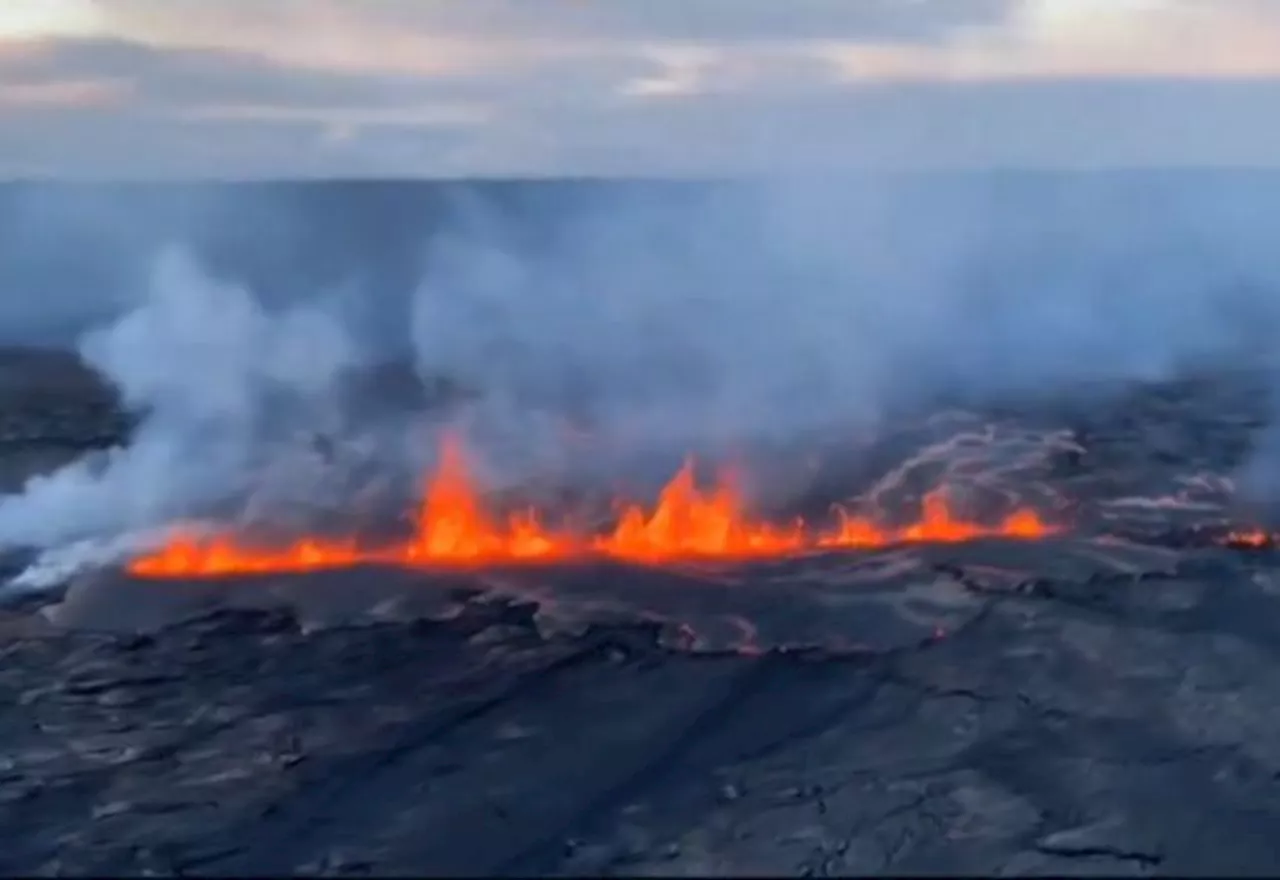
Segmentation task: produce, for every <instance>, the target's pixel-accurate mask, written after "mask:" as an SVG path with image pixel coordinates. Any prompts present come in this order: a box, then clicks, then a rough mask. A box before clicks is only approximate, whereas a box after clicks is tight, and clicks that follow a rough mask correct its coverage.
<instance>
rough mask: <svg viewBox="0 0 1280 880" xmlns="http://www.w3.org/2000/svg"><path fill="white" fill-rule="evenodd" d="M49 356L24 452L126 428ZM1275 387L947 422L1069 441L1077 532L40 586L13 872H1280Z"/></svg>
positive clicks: (22, 385)
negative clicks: (1265, 466) (1250, 545)
mask: <svg viewBox="0 0 1280 880" xmlns="http://www.w3.org/2000/svg"><path fill="white" fill-rule="evenodd" d="M15 357H16V356H15ZM24 357H32V358H47V357H51V356H48V355H24ZM14 363H17V361H15V362H14ZM23 363H26V362H23ZM33 363H34V361H33ZM40 363H41V364H42V365H41V366H40V368H39V370H38V371H36V372H35V373H32V372H31V371H30V370H29V369H27V368H24V367H21V366H17V367H15V366H12V364H11V365H10V366H9V368H8V373H7V374H6V375H7V377H8V378H7V380H6V381H7V383H8V384H6V385H5V389H4V393H5V395H6V397H5V400H4V406H3V421H4V426H5V428H4V430H5V432H6V433H5V435H4V441H5V447H4V453H3V454H4V461H5V464H6V469H7V471H8V474H7V477H8V478H9V479H10V480H11V481H13V480H16V479H17V478H18V476H19V475H20V472H26V471H30V470H32V469H34V468H46V467H49V466H51V465H52V464H53V463H55V462H57V461H58V460H60V459H61V460H65V459H66V458H67V457H69V456H71V455H74V454H76V452H77V451H78V450H82V449H87V448H91V447H95V446H99V445H103V444H106V443H109V442H111V440H112V438H113V437H118V436H119V435H120V433H121V432H122V431H123V430H124V426H125V422H124V421H122V420H121V418H120V417H119V416H117V415H115V414H114V412H113V410H112V409H111V407H110V406H109V405H106V404H104V403H103V402H102V400H103V398H102V397H101V393H100V392H95V391H92V390H91V389H92V387H93V386H92V383H91V382H90V381H89V380H90V378H91V377H89V376H88V375H87V374H84V373H80V372H77V371H76V370H75V369H74V368H73V367H72V366H70V365H69V364H67V363H63V362H62V361H60V360H58V359H57V358H54V359H53V360H52V361H48V362H46V361H40ZM50 364H61V366H60V367H59V368H58V369H57V370H54V369H53V368H52V367H51V366H50ZM24 373H29V374H30V375H31V376H32V377H34V376H35V375H36V373H38V374H39V375H40V376H42V377H44V378H43V379H41V380H40V383H42V384H40V385H39V386H37V384H34V383H36V379H35V378H31V380H30V382H27V381H22V376H23V375H24ZM50 377H61V379H60V380H59V381H53V380H52V379H51V378H50ZM1258 388H1259V379H1258V377H1257V376H1254V375H1248V374H1234V375H1229V376H1228V375H1224V376H1217V377H1211V378H1205V379H1200V380H1196V381H1187V382H1183V383H1178V384H1164V385H1158V386H1156V385H1152V386H1147V387H1134V388H1132V389H1128V390H1124V391H1122V392H1119V393H1112V394H1109V395H1106V397H1105V403H1103V402H1100V400H1102V398H1100V397H1098V396H1097V395H1084V396H1080V397H1077V398H1073V400H1072V401H1062V402H1059V403H1054V404H1045V403H1043V402H1041V403H1038V404H1036V405H1034V406H1032V405H1027V406H1023V407H1013V408H1008V407H1006V408H1005V411H1003V412H994V413H992V412H988V413H983V414H982V415H981V416H979V415H970V416H959V415H954V414H953V415H950V416H939V417H936V418H937V419H940V420H941V423H945V424H953V423H954V426H958V427H957V430H960V428H964V426H965V425H967V426H968V427H967V428H965V430H970V431H976V432H978V433H981V430H979V428H980V426H984V425H985V426H991V425H995V426H997V428H998V430H994V431H992V432H991V433H990V434H989V436H990V437H993V438H999V437H1008V436H1017V437H1021V438H1022V439H1023V440H1026V439H1027V438H1029V437H1038V438H1041V441H1043V442H1042V443H1041V447H1038V448H1041V449H1042V451H1043V452H1044V454H1043V455H1037V456H1031V457H1030V458H1028V457H1026V456H1023V457H1017V456H1006V457H1005V458H1003V459H1002V460H1003V461H1006V462H1010V461H1018V462H1021V465H1022V466H1025V467H1027V468H1030V469H1032V470H1033V471H1034V473H1031V471H1027V472H1021V471H1018V472H1014V473H1009V474H1006V475H1005V476H1006V477H1007V478H1008V482H1009V485H1010V486H1016V487H1017V489H1018V491H1019V492H1027V491H1031V489H1032V488H1033V487H1034V486H1038V487H1039V488H1040V489H1041V490H1042V491H1043V492H1045V493H1047V495H1046V497H1047V496H1052V497H1055V498H1058V499H1061V500H1062V501H1063V505H1062V506H1061V509H1060V510H1059V512H1060V513H1061V514H1062V515H1063V516H1064V517H1066V518H1067V520H1066V521H1068V522H1069V524H1070V526H1071V528H1070V530H1069V531H1068V533H1067V534H1064V535H1062V536H1060V537H1057V538H1054V539H1052V540H1046V541H1043V542H1037V543H1030V544H1027V543H1023V544H1017V543H1001V542H988V543H985V544H977V545H966V546H956V547H950V548H946V547H943V548H926V549H919V550H913V551H910V552H907V551H892V552H887V553H879V554H872V555H867V556H859V555H856V554H854V555H849V554H845V555H837V556H828V557H814V558H810V559H805V560H793V561H788V562H771V563H768V564H759V565H755V566H745V567H720V568H718V569H715V570H710V569H707V568H705V567H703V568H698V569H690V568H686V569H683V570H680V571H674V572H666V573H654V572H648V573H645V574H643V575H642V574H640V573H638V572H635V571H626V570H622V569H619V568H610V569H605V568H599V569H595V570H578V571H576V572H571V573H568V574H566V573H565V572H552V571H544V572H541V573H539V574H537V575H533V574H530V573H514V574H510V573H509V574H506V575H498V574H491V575H489V576H487V581H485V579H483V578H482V579H479V580H477V579H475V578H472V579H469V580H468V579H462V580H459V581H458V582H457V583H432V584H424V583H417V582H415V581H414V578H413V576H410V575H404V574H398V575H390V574H388V573H385V572H378V571H372V570H371V571H363V572H351V573H346V574H341V575H329V576H326V577H324V578H320V579H315V580H309V581H303V582H296V581H295V582H293V583H288V582H279V581H277V582H273V583H271V584H261V583H258V584H251V583H240V584H237V585H207V584H206V585H202V586H201V587H200V588H199V589H196V588H195V587H194V586H193V585H186V586H183V585H173V584H167V585H139V584H137V583H133V584H130V583H128V582H127V580H125V579H121V578H119V577H118V576H113V575H110V574H100V575H96V576H94V577H93V578H89V579H87V580H83V579H82V581H81V582H80V583H79V584H73V585H72V586H71V590H70V592H69V593H68V594H67V596H66V597H65V599H63V600H62V601H61V604H57V603H58V601H59V597H58V596H57V595H55V594H49V595H47V596H46V597H44V598H39V597H32V598H29V599H28V600H27V601H26V602H25V603H23V604H18V605H15V606H13V607H11V608H10V610H8V611H7V612H5V614H4V617H3V623H2V627H3V634H2V635H0V652H2V654H3V657H2V659H0V692H2V694H3V696H2V697H0V705H3V706H5V707H7V708H5V709H3V710H0V873H4V874H9V875H14V874H24V873H26V874H30V873H37V874H55V873H56V874H72V875H75V874H97V875H110V874H116V875H124V874H140V873H146V872H152V873H166V874H167V873H173V874H181V873H194V874H202V875H235V874H240V875H244V874H250V873H254V874H261V873H287V872H295V871H297V872H306V873H319V874H330V875H335V874H343V875H360V874H378V875H392V874H446V873H447V874H453V875H455V876H456V875H490V874H510V873H525V874H528V873H550V874H566V875H591V876H600V875H612V874H628V875H635V874H700V875H708V874H717V873H747V874H787V875H791V874H801V875H810V874H819V875H820V874H861V873H871V872H883V873H940V874H941V873H945V874H950V875H956V874H980V873H988V872H990V873H995V874H1050V875H1063V874H1086V873H1104V874H1111V875H1115V874H1182V875H1187V874H1213V875H1227V874H1229V875H1274V874H1275V873H1276V872H1277V871H1280V838H1277V837H1276V835H1275V833H1274V832H1275V828H1276V827H1277V823H1280V744H1278V743H1280V741H1278V740H1277V738H1276V736H1275V731H1276V730H1277V728H1278V727H1280V703H1278V702H1277V700H1276V695H1277V694H1278V693H1280V655H1278V654H1277V650H1276V646H1277V645H1280V554H1275V553H1272V552H1270V551H1268V550H1257V551H1248V550H1242V549H1232V548H1230V547H1227V546H1224V545H1223V543H1222V542H1221V540H1220V539H1221V538H1222V536H1223V535H1225V534H1226V532H1227V531H1228V530H1229V529H1230V527H1231V522H1232V520H1233V518H1234V517H1237V516H1239V515H1240V514H1239V513H1238V512H1235V510H1234V502H1233V499H1232V497H1231V492H1230V485H1229V483H1228V481H1227V478H1228V477H1229V475H1230V474H1232V473H1233V472H1235V470H1236V469H1237V468H1238V466H1239V465H1240V463H1241V461H1242V460H1243V459H1244V457H1245V456H1246V454H1247V452H1248V450H1249V449H1250V447H1251V445H1252V444H1253V443H1254V442H1255V439H1256V437H1255V435H1256V434H1257V432H1258V430H1259V429H1260V428H1261V427H1262V426H1263V416H1264V412H1265V406H1264V404H1265V399H1264V398H1263V397H1262V396H1261V395H1260V394H1259V390H1258ZM14 389H19V391H15V390H14ZM948 420H951V421H948ZM1017 426H1022V428H1021V429H1019V428H1018V427H1017ZM1019 430H1021V431H1022V433H1020V434H1019V433H1018V431H1019ZM987 473H990V471H987ZM1033 477H1034V480H1033V479H1032V478H1033ZM14 565H15V566H16V565H18V561H16V560H15V562H14ZM397 578H398V579H399V580H397ZM180 589H181V590H186V592H184V593H183V594H182V595H181V596H176V594H177V593H179V592H180ZM406 596H407V597H409V599H406V598H405V597H406ZM48 603H54V604H48ZM415 603H416V604H415ZM42 605H43V606H44V607H41V606H42ZM565 609H569V612H571V613H566V612H565Z"/></svg>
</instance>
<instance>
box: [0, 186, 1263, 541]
mask: <svg viewBox="0 0 1280 880" xmlns="http://www.w3.org/2000/svg"><path fill="white" fill-rule="evenodd" d="M935 185H936V186H937V187H938V190H937V191H935V190H934V189H933V187H935ZM948 185H950V186H954V184H945V182H937V183H936V184H935V183H931V182H929V181H918V182H915V183H910V184H908V183H904V182H901V181H896V182H890V181H886V182H881V183H877V184H869V183H867V182H861V183H857V184H854V185H822V186H815V185H808V184H801V183H795V182H788V183H785V184H778V185H770V186H759V187H742V188H728V189H713V190H711V191H708V192H703V193H701V194H699V195H697V196H696V197H693V196H690V197H681V198H674V197H671V196H670V195H669V194H667V195H663V196H655V195H647V194H646V191H645V190H644V189H643V188H640V189H638V190H635V191H632V192H629V193H627V194H616V193H615V194H613V195H608V194H606V195H604V196H601V197H600V198H599V199H597V200H595V202H594V203H588V204H587V205H586V206H585V207H584V206H583V205H581V204H579V205H572V206H563V207H556V206H552V207H549V208H547V209H546V210H545V211H544V212H543V213H542V214H541V215H535V216H534V217H532V218H530V217H528V216H520V215H519V214H518V212H516V213H509V212H507V210H506V209H501V208H493V209H486V208H484V207H483V206H482V207H481V208H480V209H477V210H472V211H468V212H464V214H463V215H462V216H459V217H452V216H451V217H449V218H447V219H448V220H449V222H448V223H447V224H445V225H446V232H445V233H444V234H437V235H434V236H427V235H426V234H425V233H424V234H423V238H424V249H425V253H426V259H425V260H424V263H423V266H424V269H423V272H422V274H421V277H420V278H419V280H418V283H417V284H416V285H409V287H412V288H413V289H412V290H400V291H393V292H391V293H388V292H387V291H385V290H380V291H374V290H365V291H363V293H364V294H365V296H366V298H367V299H368V300H369V302H370V303H373V305H371V306H367V310H372V311H375V312H377V313H378V315H379V318H380V320H379V321H378V322H377V325H378V326H379V327H382V328H384V330H385V328H388V327H390V328H400V329H403V330H404V334H405V335H406V336H408V337H411V340H410V341H411V343H412V349H413V355H414V357H415V358H416V364H417V367H418V370H419V372H420V373H421V374H422V375H423V376H424V377H427V378H437V377H446V378H448V379H450V380H454V381H458V382H461V383H462V384H463V385H466V386H470V387H473V388H475V389H478V390H479V391H480V392H481V393H482V395H483V396H482V399H481V401H480V403H478V404H476V405H475V407H474V408H473V412H472V427H473V428H474V430H475V431H476V433H477V434H478V435H479V436H480V438H481V440H482V441H483V443H482V445H484V446H485V451H486V453H487V457H488V458H489V459H491V460H492V461H495V462H497V463H498V464H499V465H500V466H499V467H498V468H496V471H497V472H500V473H496V475H495V479H499V478H500V479H502V480H514V479H517V478H519V477H520V476H521V474H522V473H523V472H528V471H531V470H536V469H537V468H539V467H543V466H545V465H546V462H548V461H555V462H558V463H559V464H560V465H563V466H567V467H569V468H570V469H571V470H572V469H573V468H578V469H579V470H580V471H583V472H590V473H592V474H595V475H604V476H606V477H607V476H609V475H610V472H611V470H613V469H616V468H619V467H622V466H623V462H627V461H633V460H634V459H635V457H636V455H637V454H643V453H646V452H654V451H656V452H662V453H664V454H670V453H678V452H685V451H702V450H704V449H706V448H708V447H711V448H713V449H715V448H721V447H725V446H730V447H731V446H732V445H733V444H734V443H737V442H739V441H742V440H754V439H761V438H763V439H776V438H782V439H786V438H788V437H795V436H799V435H803V434H804V433H806V432H808V431H812V430H817V429H831V428H847V429H849V430H850V431H851V432H852V431H853V430H854V429H855V428H857V429H865V428H866V427H867V426H868V425H874V424H875V422H876V421H877V419H878V418H879V417H880V416H881V415H882V414H883V413H884V412H885V411H886V410H887V409H889V408H891V407H895V406H901V405H910V404H911V403H912V402H913V401H923V400H925V399H927V398H928V397H930V396H931V395H934V394H938V393H943V392H949V391H963V392H968V393H971V394H976V393H987V392H998V391H1007V390H1034V391H1041V390H1049V389H1054V388H1058V387H1061V386H1064V385H1067V384H1071V383H1075V382H1078V381H1080V380H1084V379H1117V380H1119V379H1127V378H1141V379H1156V378H1162V377H1166V376H1169V375H1171V374H1173V373H1176V372H1177V371H1179V370H1181V369H1183V368H1185V367H1186V366H1187V365H1189V364H1195V363H1199V362H1203V361H1218V362H1220V361H1227V362H1238V361H1243V360H1245V359H1248V358H1250V357H1252V356H1253V354H1254V353H1255V352H1257V351H1259V350H1262V351H1264V353H1265V350H1266V349H1267V348H1268V347H1269V345H1270V340H1272V339H1274V338H1275V332H1276V330H1277V329H1280V296H1278V295H1277V286H1276V282H1277V281H1278V280H1280V258H1278V257H1277V256H1276V254H1280V249H1276V248H1274V247H1272V246H1271V242H1270V232H1269V229H1271V228H1280V195H1272V196H1257V197H1255V196H1251V195H1247V194H1238V195H1237V196H1232V198H1231V199H1227V200H1224V199H1222V198H1217V197H1212V198H1210V197H1206V196H1203V195H1199V196H1198V195H1195V194H1194V193H1192V194H1191V195H1189V196H1185V197H1180V200H1179V199H1175V200H1173V201H1171V202H1169V203H1166V204H1162V205H1161V206H1160V207H1159V208H1158V209H1157V210H1150V209H1141V210H1140V209H1138V208H1135V207H1134V205H1136V204H1138V202H1136V201H1133V200H1132V199H1133V198H1136V197H1132V194H1129V195H1126V193H1125V192H1123V191H1122V189H1120V188H1117V189H1114V190H1113V189H1112V188H1111V187H1110V185H1109V184H1106V183H1105V182H1103V183H1101V184H1099V183H1097V182H1094V183H1093V184H1091V186H1092V189H1088V191H1083V190H1082V191H1080V192H1077V187H1075V185H1074V184H1071V185H1067V184H1064V185H1063V189H1061V190H1054V191H1053V192H1051V193H1049V194H1048V195H1046V194H1045V193H1040V194H1039V195H1034V194H1033V196H1026V195H1020V196H1017V197H1016V198H1015V197H1013V196H1009V195H1008V193H1006V192H1005V190H1004V189H1002V188H1001V187H1002V186H1003V187H1005V188H1006V189H1007V188H1008V187H1009V185H1007V184H1000V183H999V182H998V181H996V182H992V183H990V185H989V187H988V188H983V187H970V188H969V189H968V190H965V191H963V192H955V191H952V190H948V189H947V188H946V187H947V186H948ZM1032 189H1034V187H1032ZM1148 197H1150V196H1149V195H1148ZM1251 198H1252V199H1254V201H1252V202H1250V201H1249V199H1251ZM1019 199H1021V201H1019ZM1237 203H1238V204H1239V205H1246V206H1251V207H1247V209H1245V208H1240V209H1237V207H1236V205H1237ZM1271 221H1275V223H1274V224H1272V223H1271ZM299 222H303V221H299ZM353 222H354V221H353ZM361 222H363V220H362V221H361ZM1268 224H1271V225H1268ZM353 235H354V233H353ZM316 256H317V257H320V256H323V255H321V254H316ZM361 259H365V260H371V261H372V260H376V259H378V257H377V255H376V254H375V253H373V252H370V253H367V254H364V255H363V256H362V257H361ZM152 274H153V278H152V283H151V285H150V289H149V295H148V296H147V297H146V298H145V300H144V301H143V302H141V304H139V305H137V306H136V307H135V308H133V309H131V310H129V311H127V312H125V313H124V314H123V315H121V316H119V317H118V318H117V319H116V320H115V321H114V322H112V323H109V324H108V325H106V326H105V327H102V328H100V329H97V330H94V331H93V332H91V333H89V334H88V335H87V336H85V338H84V339H83V341H82V345H81V351H82V353H83V355H84V357H85V358H86V360H88V362H89V363H90V364H91V365H93V366H94V367H95V368H97V369H98V370H100V371H101V372H103V373H104V374H105V375H107V376H108V377H110V378H111V379H112V380H113V381H114V382H115V383H116V384H117V385H118V386H119V388H120V390H121V392H122V394H123V395H124V397H125V399H126V401H127V402H128V403H129V404H130V405H132V406H135V407H138V408H140V409H142V410H143V411H145V413H146V418H145V421H144V422H143V424H142V426H141V428H140V430H139V431H138V432H137V435H136V437H135V438H134V439H133V441H132V443H131V444H130V445H129V447H128V448H127V449H122V450H116V451H113V452H110V453H106V454H104V455H101V456H94V457H92V458H90V459H86V460H84V461H80V462H76V463H74V464H72V465H70V466H68V467H66V468H64V469H62V470H60V471H58V472H56V473H54V474H51V475H48V476H44V477H38V478H35V479H33V480H32V481H31V482H30V483H29V484H28V485H27V487H26V489H25V491H24V492H22V493H21V494H20V495H16V496H13V497H9V498H6V499H4V500H2V501H0V544H24V545H36V546H42V547H56V546H59V545H61V544H63V543H65V542H69V541H76V540H81V539H95V538H101V539H108V538H113V537H116V536H120V535H126V534H134V533H146V532H147V531H148V530H151V529H154V528H157V527H161V526H164V525H166V524H169V523H171V522H173V521H174V520H177V519H184V518H187V517H192V516H201V515H204V514H207V513H210V512H218V511H225V510H228V509H229V510H233V511H234V512H235V515H237V516H243V515H246V513H247V514H248V515H251V516H253V517H255V518H257V519H269V518H270V517H271V516H273V515H274V514H276V513H281V515H282V516H283V515H284V513H285V512H287V511H288V510H289V509H290V508H291V507H294V506H296V505H298V504H303V503H306V502H317V503H321V502H322V503H324V504H334V503H339V502H341V500H342V498H341V493H342V492H344V491H347V487H344V484H342V482H341V481H336V482H335V481H328V480H327V478H326V474H325V462H324V460H323V456H321V457H320V458H319V459H317V458H316V457H315V456H314V455H312V454H311V453H309V452H308V451H307V447H306V444H305V443H304V444H299V443H298V442H296V437H297V435H298V434H299V433H300V432H301V433H305V432H307V431H311V432H314V431H316V430H323V431H339V430H350V426H349V425H347V426H345V427H344V426H343V423H342V421H341V417H340V415H339V414H338V413H339V410H340V409H341V407H340V406H339V404H338V403H337V401H336V400H335V390H334V389H335V382H336V380H337V379H338V378H339V377H340V376H341V374H342V373H343V372H344V370H347V369H348V368H351V367H352V366H355V365H357V364H359V363H360V362H361V361H363V360H366V359H370V358H368V355H369V353H370V352H371V351H372V350H375V349H377V348H379V347H380V346H382V345H383V344H384V343H385V344H386V346H387V348H388V350H391V349H392V348H393V347H394V345H393V343H394V342H396V341H400V342H403V341H404V340H386V339H381V338H379V339H368V338H361V334H360V332H359V328H358V327H356V326H353V324H351V323H348V322H347V320H346V319H345V318H344V317H343V316H344V315H346V314H348V313H347V312H346V311H344V310H343V309H342V308H339V307H337V306H335V305H334V304H332V303H329V302H325V301H322V300H321V299H320V298H318V297H314V296H313V297H311V298H309V299H305V300H303V301H300V302H295V303H294V304H293V305H292V306H289V307H281V308H274V309H271V308H268V307H267V306H265V305H264V304H263V303H262V302H261V301H260V300H259V299H258V298H257V296H256V295H255V292H254V291H250V290H249V289H248V288H247V287H246V286H245V285H243V284H239V283H230V282H224V281H219V280H216V279H215V278H212V277H210V276H209V275H208V274H207V273H206V272H205V271H204V270H202V269H201V268H200V267H199V266H198V265H197V263H196V262H195V260H194V258H192V257H191V256H189V255H185V254H183V253H181V252H173V251H170V252H167V253H165V254H164V255H163V256H161V257H160V259H159V260H158V261H157V263H156V267H155V270H154V272H153V273H152ZM258 293H262V291H259V292H258ZM397 309H398V310H399V311H398V312H396V310H397ZM384 313H390V314H391V317H390V318H389V319H388V318H386V315H385V314H384ZM566 418H567V419H569V420H570V421H572V422H573V424H574V425H576V426H579V427H583V428H585V429H586V430H587V431H589V432H591V433H592V435H593V442H592V444H591V445H590V446H589V448H588V449H587V450H586V451H585V452H584V451H583V450H582V448H580V447H576V446H573V445H572V443H571V441H570V440H569V439H566V436H565V433H564V431H562V430H561V428H562V427H563V421H564V419H566ZM393 445H394V444H393ZM409 445H411V441H410V440H406V441H405V442H404V443H403V444H402V448H400V449H398V450H394V451H387V447H386V446H380V445H378V444H376V443H375V444H373V445H372V446H371V447H370V448H368V449H366V450H365V452H364V453H362V455H364V458H365V460H366V464H372V465H373V466H374V467H375V468H376V465H377V458H378V456H379V455H387V456H389V457H394V458H396V459H397V460H396V461H394V462H388V467H389V468H392V467H399V466H400V465H401V464H402V463H403V462H402V461H401V460H399V459H401V457H402V456H404V455H406V454H408V455H412V450H406V449H404V448H403V447H404V446H409ZM614 452H616V453H618V454H617V455H616V456H613V457H611V456H612V453H614Z"/></svg>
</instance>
